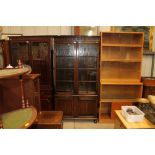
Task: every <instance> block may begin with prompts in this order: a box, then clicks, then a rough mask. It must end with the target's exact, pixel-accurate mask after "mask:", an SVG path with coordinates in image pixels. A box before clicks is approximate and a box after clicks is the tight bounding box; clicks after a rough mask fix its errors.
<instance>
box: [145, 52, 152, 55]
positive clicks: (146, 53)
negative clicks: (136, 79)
mask: <svg viewBox="0 0 155 155" xmlns="http://www.w3.org/2000/svg"><path fill="white" fill-rule="evenodd" d="M143 55H155V52H143Z"/></svg>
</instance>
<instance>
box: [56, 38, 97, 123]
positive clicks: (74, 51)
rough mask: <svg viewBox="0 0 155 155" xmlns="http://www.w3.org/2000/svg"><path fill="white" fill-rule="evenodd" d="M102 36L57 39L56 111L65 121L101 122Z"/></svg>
mask: <svg viewBox="0 0 155 155" xmlns="http://www.w3.org/2000/svg"><path fill="white" fill-rule="evenodd" d="M99 41H100V40H99V37H95V36H94V37H88V36H58V37H55V38H54V47H55V48H54V86H55V110H60V111H63V113H64V117H65V118H74V119H82V118H83V119H94V120H96V119H97V114H98V89H99V88H98V77H99V64H98V60H99Z"/></svg>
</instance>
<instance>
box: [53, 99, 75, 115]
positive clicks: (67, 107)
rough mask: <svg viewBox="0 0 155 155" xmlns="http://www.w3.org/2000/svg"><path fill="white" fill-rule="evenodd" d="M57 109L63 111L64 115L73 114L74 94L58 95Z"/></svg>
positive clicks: (56, 100)
mask: <svg viewBox="0 0 155 155" xmlns="http://www.w3.org/2000/svg"><path fill="white" fill-rule="evenodd" d="M55 110H57V111H63V114H64V116H69V117H72V116H73V97H72V96H56V97H55Z"/></svg>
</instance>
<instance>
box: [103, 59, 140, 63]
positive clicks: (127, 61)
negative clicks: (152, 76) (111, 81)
mask: <svg viewBox="0 0 155 155" xmlns="http://www.w3.org/2000/svg"><path fill="white" fill-rule="evenodd" d="M101 62H122V63H130V62H133V63H134V62H141V60H140V59H132V60H131V59H128V60H127V59H102V60H101Z"/></svg>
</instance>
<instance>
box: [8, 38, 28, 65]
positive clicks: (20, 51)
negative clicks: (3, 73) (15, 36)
mask: <svg viewBox="0 0 155 155" xmlns="http://www.w3.org/2000/svg"><path fill="white" fill-rule="evenodd" d="M29 48H30V46H29V41H17V42H16V41H13V42H11V60H12V63H11V65H13V66H17V65H18V64H17V60H18V59H21V60H22V62H23V63H24V64H27V65H31V64H30V53H29Z"/></svg>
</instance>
